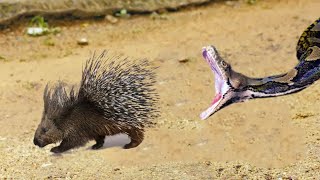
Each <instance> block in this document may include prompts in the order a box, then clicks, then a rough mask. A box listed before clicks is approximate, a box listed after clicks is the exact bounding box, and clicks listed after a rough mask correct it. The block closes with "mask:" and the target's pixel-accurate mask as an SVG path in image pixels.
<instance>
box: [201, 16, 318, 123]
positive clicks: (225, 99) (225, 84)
mask: <svg viewBox="0 0 320 180" xmlns="http://www.w3.org/2000/svg"><path fill="white" fill-rule="evenodd" d="M296 50H297V52H296V56H297V59H298V60H299V63H298V64H297V65H296V66H295V67H294V68H293V69H291V70H290V71H288V72H287V73H284V74H280V75H275V76H268V77H264V78H251V77H248V76H245V75H243V74H241V73H238V72H236V71H234V70H233V69H232V68H231V65H230V64H228V63H227V62H226V61H224V60H223V59H222V58H221V56H220V55H219V53H218V51H217V50H216V48H215V47H214V46H207V47H205V48H203V56H204V58H205V59H206V61H207V62H208V64H209V66H210V67H211V69H212V71H213V73H214V75H215V80H216V83H215V84H216V93H217V95H216V97H215V98H214V100H213V102H212V104H211V106H210V107H209V108H208V109H207V110H206V111H204V112H203V113H202V114H201V115H200V116H201V118H202V119H206V118H208V117H209V116H211V115H212V114H214V113H215V112H217V111H218V110H220V109H222V108H224V107H226V106H228V105H230V104H232V103H236V102H242V101H244V100H248V99H253V98H266V97H275V96H281V95H286V94H291V93H295V92H298V91H301V90H303V89H305V88H307V87H308V86H310V85H311V84H313V83H314V82H315V81H317V80H318V79H319V78H320V18H319V19H317V20H316V21H315V22H314V23H312V24H311V25H309V26H308V27H307V28H306V30H305V31H304V32H303V33H302V35H301V36H300V38H299V40H298V43H297V47H296Z"/></svg>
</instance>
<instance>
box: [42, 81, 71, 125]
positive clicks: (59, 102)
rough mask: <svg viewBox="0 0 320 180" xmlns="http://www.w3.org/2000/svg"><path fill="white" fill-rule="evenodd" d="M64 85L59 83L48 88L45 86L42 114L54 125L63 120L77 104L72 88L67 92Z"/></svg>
mask: <svg viewBox="0 0 320 180" xmlns="http://www.w3.org/2000/svg"><path fill="white" fill-rule="evenodd" d="M65 86H66V85H65V83H63V82H61V81H59V82H58V83H57V84H56V85H54V86H53V87H50V88H49V85H47V86H46V88H45V91H44V112H45V114H46V116H47V118H48V119H49V120H51V121H53V122H54V123H55V124H59V122H58V121H59V120H62V119H64V118H63V117H65V116H66V115H67V114H66V113H68V112H70V111H69V110H70V108H72V107H73V106H74V105H75V104H76V103H77V93H76V92H75V90H74V89H75V88H74V86H72V87H71V89H70V91H69V92H67V90H66V88H65Z"/></svg>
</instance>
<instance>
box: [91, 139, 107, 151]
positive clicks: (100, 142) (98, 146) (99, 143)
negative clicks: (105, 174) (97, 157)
mask: <svg viewBox="0 0 320 180" xmlns="http://www.w3.org/2000/svg"><path fill="white" fill-rule="evenodd" d="M104 139H105V136H98V137H97V138H95V140H96V144H94V145H93V146H92V147H91V148H92V149H100V148H101V147H102V146H103V144H104Z"/></svg>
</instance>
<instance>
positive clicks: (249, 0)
mask: <svg viewBox="0 0 320 180" xmlns="http://www.w3.org/2000/svg"><path fill="white" fill-rule="evenodd" d="M257 2H258V0H246V3H248V4H250V5H253V4H256V3H257Z"/></svg>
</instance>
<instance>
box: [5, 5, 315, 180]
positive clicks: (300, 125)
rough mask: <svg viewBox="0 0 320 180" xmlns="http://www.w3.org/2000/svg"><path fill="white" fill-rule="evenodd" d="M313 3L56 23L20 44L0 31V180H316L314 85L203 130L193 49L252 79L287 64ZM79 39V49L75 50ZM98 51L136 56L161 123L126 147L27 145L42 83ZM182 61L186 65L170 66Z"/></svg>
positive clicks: (19, 33)
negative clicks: (147, 68) (215, 55)
mask: <svg viewBox="0 0 320 180" xmlns="http://www.w3.org/2000/svg"><path fill="white" fill-rule="evenodd" d="M319 8H320V1H319V0H282V1H280V0H269V1H259V2H258V3H256V4H255V5H248V4H244V3H236V2H228V3H226V2H218V3H211V4H209V5H206V6H202V7H197V8H187V9H184V10H182V11H179V12H175V13H168V14H164V15H162V16H151V15H144V16H133V17H131V18H129V19H120V21H119V22H118V23H116V24H111V23H109V22H108V21H106V20H96V21H93V20H91V21H89V20H87V21H76V22H75V21H73V22H56V21H49V24H50V25H55V26H59V27H61V33H60V34H58V35H48V36H43V37H29V36H27V35H25V32H24V31H25V27H26V24H23V25H21V26H18V27H12V28H11V29H6V30H4V31H2V32H1V33H0V56H1V58H0V61H1V62H0V164H1V165H0V166H1V168H0V178H1V179H2V178H14V179H31V178H32V179H44V178H62V179H72V178H75V179H217V178H220V179H240V178H242V179H244V178H249V179H261V178H264V179H275V178H277V179H279V178H283V179H285V178H287V179H289V178H299V179H307V178H314V179H319V178H320V133H319V129H320V116H319V115H320V114H319V106H320V101H319V100H320V90H319V82H318V83H315V84H314V85H312V86H311V87H309V88H307V89H306V90H304V91H302V92H299V93H296V94H293V95H289V96H283V97H277V98H269V99H257V100H251V101H248V102H245V103H240V104H234V105H231V106H228V107H227V108H225V109H223V110H221V111H219V112H218V113H216V114H214V115H213V116H212V117H210V118H209V119H208V120H206V121H201V120H200V118H199V114H200V112H202V111H203V110H205V109H206V108H207V107H208V105H209V104H210V102H211V100H212V98H213V96H214V88H213V85H214V83H213V76H212V73H211V71H210V69H209V67H208V66H207V64H206V63H205V61H204V60H203V59H202V56H201V48H202V47H203V46H206V45H209V44H213V45H215V46H216V47H217V48H218V49H219V51H221V52H222V55H223V57H224V58H226V60H227V61H228V62H230V63H231V64H232V66H233V68H234V69H235V70H237V71H240V72H242V73H244V74H246V75H249V76H254V77H262V76H267V75H271V74H279V73H283V72H285V71H287V70H289V69H290V68H292V67H293V66H294V65H295V64H296V63H297V60H296V57H295V46H296V42H297V39H298V37H299V36H300V34H301V33H302V32H303V30H304V29H305V28H306V27H307V26H308V25H309V24H310V23H312V22H313V21H314V20H315V19H317V18H318V17H319V15H320V14H319ZM83 37H85V38H87V39H88V41H89V45H87V46H79V45H77V39H79V38H83ZM103 49H108V50H110V52H111V53H121V54H125V55H127V56H129V57H132V58H148V59H150V60H151V62H152V63H153V64H154V65H157V66H159V69H158V70H157V75H158V83H157V90H158V91H159V93H160V98H161V100H160V109H161V112H162V113H161V117H160V118H158V119H157V122H158V125H157V127H156V128H155V129H150V130H147V132H146V138H145V140H144V142H143V143H142V144H141V145H140V146H138V147H137V148H134V149H130V150H123V149H120V148H107V149H103V150H98V151H93V150H89V149H88V147H89V145H91V144H92V143H89V144H88V145H87V146H86V147H83V148H80V149H77V150H73V151H71V152H69V153H65V154H63V155H59V156H56V155H52V154H51V153H50V152H49V151H50V148H52V146H53V145H50V146H48V147H45V148H43V149H40V148H38V147H36V146H34V145H33V143H32V140H33V135H34V131H35V129H36V127H37V125H38V123H39V122H40V117H41V113H42V106H43V102H42V93H43V88H44V86H45V84H46V83H47V82H48V81H57V80H59V79H60V80H64V81H67V82H70V83H77V82H79V81H80V75H81V68H82V64H83V62H84V61H85V60H86V59H88V58H89V57H90V55H91V54H92V53H93V52H94V51H97V52H101V51H102V50H103ZM184 59H187V62H180V60H184Z"/></svg>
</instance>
